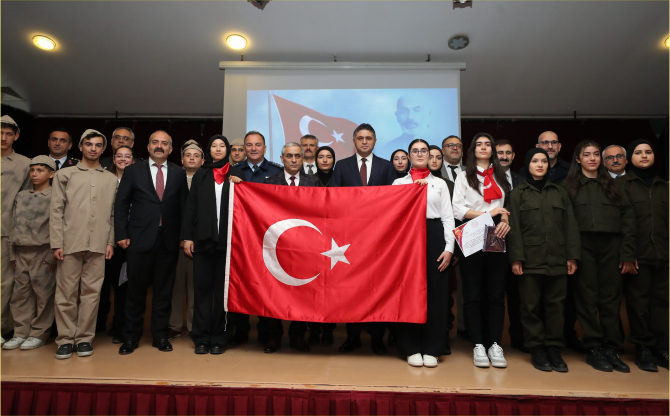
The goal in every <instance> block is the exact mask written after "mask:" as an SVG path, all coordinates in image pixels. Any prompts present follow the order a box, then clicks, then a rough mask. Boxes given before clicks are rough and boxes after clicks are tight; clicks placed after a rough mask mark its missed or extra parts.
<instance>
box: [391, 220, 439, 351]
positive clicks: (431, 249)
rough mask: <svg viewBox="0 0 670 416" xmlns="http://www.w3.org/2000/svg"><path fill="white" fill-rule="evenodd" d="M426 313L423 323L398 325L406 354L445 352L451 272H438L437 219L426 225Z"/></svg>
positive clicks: (399, 340)
mask: <svg viewBox="0 0 670 416" xmlns="http://www.w3.org/2000/svg"><path fill="white" fill-rule="evenodd" d="M426 241H427V244H426V265H427V268H426V271H427V273H426V274H427V276H426V280H427V305H426V307H427V314H426V323H425V324H412V323H406V322H399V323H398V324H397V325H396V328H397V332H398V342H399V343H400V347H401V348H402V349H403V350H404V351H405V353H406V354H407V355H414V354H427V355H432V356H434V357H437V356H440V355H442V354H443V353H444V351H445V349H446V345H447V337H448V336H449V335H448V332H447V319H448V312H449V300H448V297H449V275H450V274H451V270H450V269H448V268H447V269H446V270H445V271H443V272H440V271H439V269H438V265H439V263H438V262H437V259H438V258H439V257H440V255H441V254H442V252H443V251H444V245H445V241H444V228H443V226H442V222H441V221H440V220H439V219H438V220H428V221H427V223H426Z"/></svg>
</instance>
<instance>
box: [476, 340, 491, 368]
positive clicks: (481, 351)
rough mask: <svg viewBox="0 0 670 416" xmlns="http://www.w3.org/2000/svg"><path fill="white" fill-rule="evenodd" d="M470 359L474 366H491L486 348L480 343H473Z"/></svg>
mask: <svg viewBox="0 0 670 416" xmlns="http://www.w3.org/2000/svg"><path fill="white" fill-rule="evenodd" d="M472 361H473V362H474V363H475V367H482V368H489V367H490V366H491V363H490V362H489V357H487V356H486V348H484V346H483V345H482V344H477V345H475V348H474V349H473V350H472Z"/></svg>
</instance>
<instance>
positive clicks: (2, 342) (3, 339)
mask: <svg viewBox="0 0 670 416" xmlns="http://www.w3.org/2000/svg"><path fill="white" fill-rule="evenodd" d="M3 345H5V338H4V337H0V347H2V346H3Z"/></svg>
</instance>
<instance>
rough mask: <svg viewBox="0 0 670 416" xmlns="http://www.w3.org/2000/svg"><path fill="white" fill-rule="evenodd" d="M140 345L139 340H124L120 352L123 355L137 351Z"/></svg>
mask: <svg viewBox="0 0 670 416" xmlns="http://www.w3.org/2000/svg"><path fill="white" fill-rule="evenodd" d="M139 346H140V343H139V342H133V341H124V342H123V344H121V346H120V347H119V354H121V355H128V354H132V353H133V351H135V349H136V348H138V347H139Z"/></svg>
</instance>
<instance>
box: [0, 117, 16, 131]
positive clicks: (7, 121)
mask: <svg viewBox="0 0 670 416" xmlns="http://www.w3.org/2000/svg"><path fill="white" fill-rule="evenodd" d="M0 121H1V122H3V123H7V124H11V125H13V126H16V132H17V133H21V129H19V125H18V124H16V121H14V119H13V118H11V117H10V116H2V119H0Z"/></svg>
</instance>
